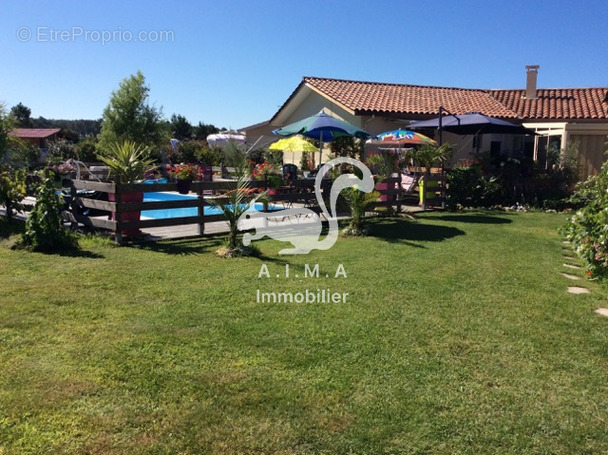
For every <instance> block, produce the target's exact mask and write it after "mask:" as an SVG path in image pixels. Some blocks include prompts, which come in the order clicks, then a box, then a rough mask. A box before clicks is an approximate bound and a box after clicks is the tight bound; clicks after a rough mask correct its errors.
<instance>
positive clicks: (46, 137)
mask: <svg viewBox="0 0 608 455" xmlns="http://www.w3.org/2000/svg"><path fill="white" fill-rule="evenodd" d="M60 133H61V128H15V129H14V130H13V131H11V132H10V133H9V135H11V136H13V137H16V138H18V139H21V140H22V141H24V142H29V143H30V144H32V145H36V146H38V147H39V148H41V149H45V148H47V147H48V144H49V142H51V141H53V140H55V139H57V138H58V137H59V135H60Z"/></svg>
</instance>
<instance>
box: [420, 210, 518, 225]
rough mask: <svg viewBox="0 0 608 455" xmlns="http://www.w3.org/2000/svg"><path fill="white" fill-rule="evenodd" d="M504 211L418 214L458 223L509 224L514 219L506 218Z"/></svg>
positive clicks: (423, 217) (422, 216) (422, 217)
mask: <svg viewBox="0 0 608 455" xmlns="http://www.w3.org/2000/svg"><path fill="white" fill-rule="evenodd" d="M504 215H505V214H504V213H501V214H500V216H499V215H494V214H493V213H490V212H488V213H478V214H462V215H459V214H453V215H440V216H433V217H428V218H427V217H425V216H424V215H421V216H418V218H421V219H433V220H439V221H454V222H457V223H473V224H509V223H512V222H513V220H510V219H509V218H504Z"/></svg>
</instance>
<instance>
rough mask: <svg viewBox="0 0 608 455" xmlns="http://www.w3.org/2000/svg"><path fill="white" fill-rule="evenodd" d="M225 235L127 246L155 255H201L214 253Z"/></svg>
mask: <svg viewBox="0 0 608 455" xmlns="http://www.w3.org/2000/svg"><path fill="white" fill-rule="evenodd" d="M225 240H226V236H225V235H212V236H202V237H186V238H182V239H174V240H168V239H165V240H151V241H146V242H139V243H133V244H131V245H129V246H131V247H133V248H139V249H142V250H147V251H153V252H156V253H164V254H175V255H180V256H183V255H191V254H201V253H214V252H215V250H217V249H218V248H219V247H220V246H222V244H223V243H224V242H225Z"/></svg>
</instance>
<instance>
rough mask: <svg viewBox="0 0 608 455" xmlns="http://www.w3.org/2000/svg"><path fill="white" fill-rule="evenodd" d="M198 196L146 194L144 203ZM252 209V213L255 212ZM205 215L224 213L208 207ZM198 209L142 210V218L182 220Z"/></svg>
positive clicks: (272, 207) (273, 207) (257, 207)
mask: <svg viewBox="0 0 608 455" xmlns="http://www.w3.org/2000/svg"><path fill="white" fill-rule="evenodd" d="M192 199H196V196H190V195H187V194H177V193H144V202H160V201H179V200H192ZM268 208H269V210H280V209H282V208H283V207H281V206H276V205H275V204H269V206H268ZM253 210H254V208H253V207H252V208H251V209H250V211H253ZM255 210H260V211H261V210H264V204H262V203H260V202H257V203H256V204H255ZM204 213H205V215H221V214H222V211H221V210H220V209H218V208H216V207H213V206H211V205H206V206H205V209H204ZM197 215H198V209H197V208H196V207H184V208H178V209H161V210H142V211H141V216H142V217H146V218H154V219H164V218H181V217H186V216H197Z"/></svg>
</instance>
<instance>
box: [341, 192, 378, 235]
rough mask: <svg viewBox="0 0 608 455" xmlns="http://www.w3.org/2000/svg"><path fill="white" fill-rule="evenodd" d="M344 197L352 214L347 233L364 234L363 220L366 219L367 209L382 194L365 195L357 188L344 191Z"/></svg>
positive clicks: (371, 193)
mask: <svg viewBox="0 0 608 455" xmlns="http://www.w3.org/2000/svg"><path fill="white" fill-rule="evenodd" d="M342 196H343V197H344V199H345V200H346V202H347V204H348V207H349V208H350V214H351V219H350V223H349V225H348V228H347V229H346V230H345V231H346V232H345V233H346V234H352V235H361V234H364V233H365V228H364V221H363V218H364V217H365V209H366V208H367V206H368V205H369V204H371V203H372V202H375V201H376V200H377V199H378V197H379V196H380V193H379V192H378V191H372V192H370V193H365V192H363V191H359V190H358V189H356V188H347V189H345V190H343V191H342Z"/></svg>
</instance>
